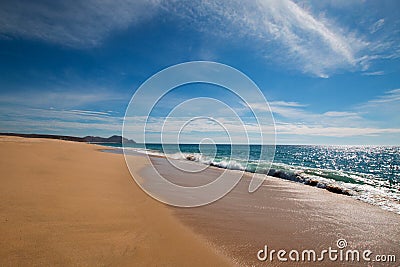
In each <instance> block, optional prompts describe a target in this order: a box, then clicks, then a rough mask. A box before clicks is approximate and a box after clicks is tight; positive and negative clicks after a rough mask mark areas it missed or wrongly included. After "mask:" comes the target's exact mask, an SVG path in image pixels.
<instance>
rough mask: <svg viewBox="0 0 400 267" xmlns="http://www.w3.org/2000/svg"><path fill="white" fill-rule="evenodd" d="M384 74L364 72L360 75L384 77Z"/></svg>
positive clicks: (380, 72)
mask: <svg viewBox="0 0 400 267" xmlns="http://www.w3.org/2000/svg"><path fill="white" fill-rule="evenodd" d="M384 74H385V72H384V71H382V70H380V71H373V72H364V73H362V75H364V76H382V75H384Z"/></svg>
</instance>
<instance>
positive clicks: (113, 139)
mask: <svg viewBox="0 0 400 267" xmlns="http://www.w3.org/2000/svg"><path fill="white" fill-rule="evenodd" d="M0 135H6V136H19V137H28V138H48V139H58V140H67V141H74V142H85V143H114V144H122V141H124V143H126V144H135V143H136V142H135V141H133V140H130V139H127V138H124V137H122V136H119V135H113V136H110V137H99V136H85V137H77V136H68V135H53V134H20V133H0Z"/></svg>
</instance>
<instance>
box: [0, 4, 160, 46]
mask: <svg viewBox="0 0 400 267" xmlns="http://www.w3.org/2000/svg"><path fill="white" fill-rule="evenodd" d="M155 2H158V1H151V0H150V1H144V0H143V1H141V0H136V1H126V0H115V1H109V0H105V1H95V0H88V1H51V2H47V1H29V0H15V1H14V0H12V1H1V3H0V34H1V35H3V36H5V37H7V36H8V37H10V36H11V37H28V38H33V39H40V40H44V41H49V42H53V43H58V44H61V45H66V46H72V47H91V46H96V45H98V44H99V43H101V41H102V40H103V39H104V38H105V37H107V36H108V35H109V34H110V33H112V32H113V31H114V30H116V29H124V28H126V27H127V26H129V25H132V24H134V23H138V22H142V21H143V20H145V19H147V18H149V17H150V16H151V15H152V14H153V13H152V11H153V5H154V4H155Z"/></svg>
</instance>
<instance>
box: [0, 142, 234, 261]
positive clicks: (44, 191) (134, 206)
mask: <svg viewBox="0 0 400 267" xmlns="http://www.w3.org/2000/svg"><path fill="white" fill-rule="evenodd" d="M99 148H100V147H99V146H94V145H88V144H83V143H74V142H67V141H58V140H47V139H46V140H45V139H27V138H18V137H0V151H1V160H0V173H1V178H0V182H1V186H0V266H34V265H36V266H37V265H40V266H54V265H58V266H60V265H68V266H72V265H73V266H98V265H101V266H103V265H113V266H224V265H230V262H229V261H228V260H227V258H226V257H224V256H223V255H220V254H218V252H216V251H215V250H214V249H212V247H211V246H210V245H209V244H208V243H207V242H206V241H205V240H204V239H202V238H201V237H199V236H197V235H195V234H194V233H193V232H192V231H191V230H190V229H188V228H187V227H186V226H184V225H183V224H182V223H180V222H179V221H178V220H177V219H176V218H175V217H174V216H172V215H171V210H170V209H168V208H167V207H166V206H165V205H163V204H160V203H159V202H157V201H155V200H153V199H152V198H150V197H148V196H147V195H146V194H145V193H143V191H142V190H140V189H139V187H138V186H137V185H136V184H135V182H134V181H133V180H132V178H131V176H130V174H129V172H128V170H127V167H126V165H125V162H124V160H123V157H122V155H117V154H111V153H104V152H101V151H99ZM137 164H141V160H140V158H138V160H137Z"/></svg>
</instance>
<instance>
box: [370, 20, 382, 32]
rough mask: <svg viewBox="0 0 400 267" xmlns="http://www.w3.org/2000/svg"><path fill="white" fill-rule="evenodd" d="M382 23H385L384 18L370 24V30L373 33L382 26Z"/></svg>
mask: <svg viewBox="0 0 400 267" xmlns="http://www.w3.org/2000/svg"><path fill="white" fill-rule="evenodd" d="M384 24H385V19H379V20H377V21H376V22H375V23H374V24H372V25H371V27H370V32H371V33H375V32H377V31H379V30H380V29H381V28H382V27H383V25H384Z"/></svg>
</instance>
